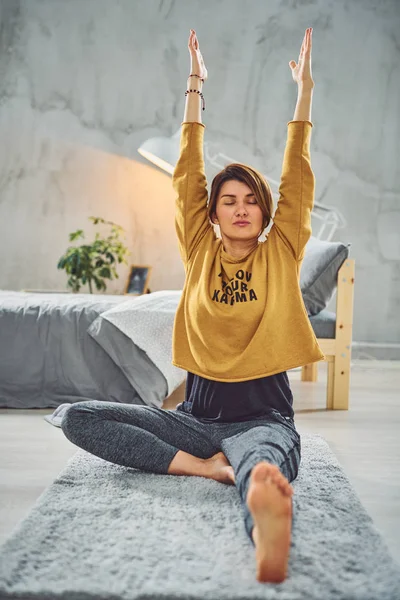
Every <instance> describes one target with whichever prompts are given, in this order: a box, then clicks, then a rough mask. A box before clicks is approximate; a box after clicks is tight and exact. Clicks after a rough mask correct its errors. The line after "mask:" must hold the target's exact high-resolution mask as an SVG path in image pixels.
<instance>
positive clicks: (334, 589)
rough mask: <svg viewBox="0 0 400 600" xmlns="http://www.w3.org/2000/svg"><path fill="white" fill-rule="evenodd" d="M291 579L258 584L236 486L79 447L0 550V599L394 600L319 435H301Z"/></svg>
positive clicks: (380, 547) (389, 579) (398, 589)
mask: <svg viewBox="0 0 400 600" xmlns="http://www.w3.org/2000/svg"><path fill="white" fill-rule="evenodd" d="M292 485H293V488H294V504H295V506H294V510H295V511H297V512H296V516H295V520H294V523H293V532H292V546H291V553H290V561H289V576H288V578H287V579H286V580H285V581H284V582H283V583H281V584H269V583H259V582H258V581H257V580H256V577H255V573H256V570H255V557H254V548H253V546H252V544H251V542H250V540H249V538H248V537H247V534H246V532H245V529H244V525H243V514H242V508H241V503H240V499H239V495H238V492H237V490H236V488H235V487H234V486H228V485H225V484H222V483H219V482H216V481H213V480H209V479H205V478H202V477H184V476H173V475H159V474H152V473H146V472H142V471H139V470H136V469H129V468H126V467H120V466H117V465H113V464H111V463H109V462H107V461H104V460H102V459H100V458H97V457H94V456H92V455H91V454H89V453H87V452H85V451H84V450H78V451H77V452H76V454H75V455H74V456H73V457H72V458H71V459H70V460H69V462H68V463H67V465H66V467H65V468H64V470H63V471H62V472H61V473H60V475H59V476H58V477H57V479H56V480H55V481H54V482H53V483H52V485H51V486H49V487H48V488H47V489H46V490H45V491H44V492H43V494H42V495H41V496H40V498H38V500H37V502H36V504H35V506H34V507H33V508H32V510H31V512H30V513H29V514H28V516H27V517H26V518H25V519H24V520H23V521H21V522H20V523H19V524H18V525H17V527H16V528H15V529H14V531H13V532H12V534H11V535H10V536H9V537H8V539H7V540H6V542H5V543H4V544H3V545H2V546H1V547H0V598H2V599H6V598H7V599H9V598H14V599H16V598H18V599H20V600H25V599H29V600H32V599H34V598H42V599H50V598H51V599H58V598H63V599H65V600H89V599H90V600H94V599H96V600H102V599H107V600H114V599H115V600H117V599H132V600H139V599H141V600H142V599H143V600H144V599H148V600H150V599H151V600H154V599H163V600H168V599H187V600H192V599H193V600H200V599H201V600H207V599H210V600H211V599H212V600H228V599H229V600H239V599H240V600H247V599H258V598H271V599H278V598H279V599H280V600H297V599H300V598H301V599H307V600H314V599H315V600H331V599H335V600H338V599H343V600H344V599H346V600H353V599H354V600H355V599H359V600H378V599H379V600H399V599H400V567H399V565H397V563H396V562H394V560H393V559H392V558H391V556H390V554H389V551H388V549H387V547H386V545H385V543H384V541H383V539H382V537H381V535H380V534H379V533H378V531H377V530H376V529H375V527H374V525H373V522H372V520H371V518H370V517H369V515H368V514H367V512H366V511H365V509H364V508H363V506H362V505H361V503H360V501H359V499H358V497H357V495H356V493H355V490H354V488H353V487H352V485H351V484H350V482H349V480H348V479H347V477H346V475H345V473H344V471H343V469H342V467H341V466H340V464H339V463H338V461H337V459H336V457H335V456H334V454H333V453H332V451H331V449H330V448H329V446H328V444H327V442H326V441H325V439H324V438H323V437H321V436H319V435H316V434H305V435H303V436H302V463H301V467H300V471H299V475H298V477H297V479H296V480H295V481H294V482H293V484H292Z"/></svg>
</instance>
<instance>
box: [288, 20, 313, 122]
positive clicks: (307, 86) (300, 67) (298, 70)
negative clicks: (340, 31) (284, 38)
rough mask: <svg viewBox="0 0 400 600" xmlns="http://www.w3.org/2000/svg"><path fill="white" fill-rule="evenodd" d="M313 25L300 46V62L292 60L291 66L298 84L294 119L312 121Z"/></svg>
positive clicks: (307, 30)
mask: <svg viewBox="0 0 400 600" xmlns="http://www.w3.org/2000/svg"><path fill="white" fill-rule="evenodd" d="M311 48H312V27H309V28H308V29H306V32H305V34H304V38H303V43H302V45H301V48H300V54H299V62H298V64H297V65H296V63H295V61H294V60H291V61H290V63H289V67H290V68H291V69H292V77H293V79H294V81H295V82H296V83H297V86H298V95H297V104H296V108H295V111H294V117H293V121H311V104H312V95H313V88H314V80H313V78H312V74H311Z"/></svg>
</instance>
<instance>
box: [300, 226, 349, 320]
mask: <svg viewBox="0 0 400 600" xmlns="http://www.w3.org/2000/svg"><path fill="white" fill-rule="evenodd" d="M350 246H351V244H343V243H342V242H327V241H325V240H319V239H318V238H316V237H314V236H311V237H310V239H309V240H308V242H307V244H306V248H305V252H304V258H303V262H302V264H301V268H300V289H301V293H302V296H303V301H304V305H305V307H306V309H307V314H308V316H309V317H310V316H312V315H317V314H318V313H319V312H320V311H321V310H323V309H324V308H326V306H327V305H328V302H329V301H330V299H331V298H332V296H333V294H334V292H335V290H336V287H337V274H338V271H339V269H340V267H341V266H342V264H343V263H344V261H345V260H346V258H347V257H348V256H349V251H350V250H349V248H350Z"/></svg>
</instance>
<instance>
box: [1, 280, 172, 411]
mask: <svg viewBox="0 0 400 600" xmlns="http://www.w3.org/2000/svg"><path fill="white" fill-rule="evenodd" d="M149 295H151V294H149ZM126 300H127V296H123V295H105V294H68V293H66V294H62V293H60V294H54V293H52V294H50V293H48V294H46V293H28V292H16V291H8V290H0V408H5V407H7V408H46V407H53V408H56V407H59V406H60V405H62V404H70V403H74V402H79V401H82V400H108V401H114V402H124V403H131V404H152V405H155V406H161V404H162V403H163V400H164V399H165V398H166V397H167V393H168V386H167V381H166V378H165V377H164V375H163V373H162V372H161V371H160V369H159V368H158V367H157V366H156V365H155V364H154V363H153V361H152V360H151V359H150V358H149V357H148V355H147V354H146V353H145V352H144V351H143V350H141V348H139V347H138V346H136V345H135V343H134V342H133V341H132V340H131V339H129V338H128V337H127V336H126V335H125V334H124V333H122V332H121V331H120V330H119V329H118V328H117V327H115V326H114V325H113V324H112V323H111V322H109V321H106V320H101V319H100V322H99V321H98V326H97V328H96V329H95V330H94V331H92V333H91V334H90V333H89V332H88V329H89V327H90V326H91V325H92V324H93V322H94V321H95V320H96V319H97V318H98V317H99V315H101V314H102V313H103V312H105V311H107V310H108V309H110V308H112V307H115V306H116V305H118V304H120V303H123V302H126ZM100 342H102V343H100ZM107 344H108V345H109V347H107ZM113 349H114V350H113ZM121 357H124V362H125V363H126V364H127V365H128V366H129V367H131V373H132V372H133V370H132V369H133V368H134V372H135V376H136V377H137V385H136V382H135V379H134V378H133V377H131V378H130V379H129V378H128V377H127V376H126V374H125V372H124V369H123V368H122V366H123V365H121V364H118V360H119V358H121ZM139 389H140V390H142V391H143V390H145V391H146V390H147V389H149V390H150V391H149V393H148V394H147V395H146V393H144V394H143V393H142V392H139V391H138V390H139Z"/></svg>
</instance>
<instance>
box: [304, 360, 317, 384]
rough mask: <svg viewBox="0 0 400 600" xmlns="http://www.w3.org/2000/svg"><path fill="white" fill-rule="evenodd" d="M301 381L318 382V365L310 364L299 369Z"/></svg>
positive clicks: (315, 363)
mask: <svg viewBox="0 0 400 600" xmlns="http://www.w3.org/2000/svg"><path fill="white" fill-rule="evenodd" d="M301 381H318V363H317V362H314V363H310V364H308V365H303V366H302V367H301Z"/></svg>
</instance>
